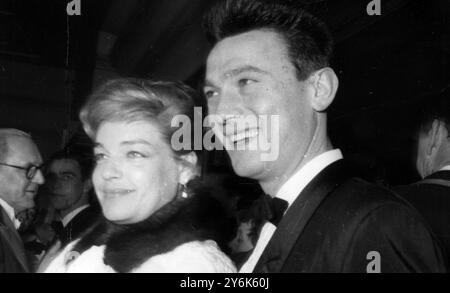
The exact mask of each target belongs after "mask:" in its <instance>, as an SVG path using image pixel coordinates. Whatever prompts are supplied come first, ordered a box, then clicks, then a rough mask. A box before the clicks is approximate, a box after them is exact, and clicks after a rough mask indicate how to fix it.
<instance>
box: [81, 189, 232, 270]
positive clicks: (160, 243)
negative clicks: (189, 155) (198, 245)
mask: <svg viewBox="0 0 450 293" xmlns="http://www.w3.org/2000/svg"><path fill="white" fill-rule="evenodd" d="M191 182H192V181H191ZM188 190H189V191H190V192H189V197H188V198H182V197H177V198H175V199H174V200H173V201H172V202H170V203H168V204H166V205H165V206H163V207H162V208H161V209H159V210H158V211H156V212H155V213H154V214H153V215H152V216H150V217H149V218H148V219H146V220H144V221H142V222H140V223H136V224H130V225H119V224H115V223H113V222H110V221H108V220H107V219H106V218H104V217H101V218H100V219H99V221H98V222H97V223H96V224H95V225H93V226H92V228H91V229H89V230H88V231H87V232H86V233H85V234H84V236H82V238H81V240H80V241H79V242H78V243H77V244H76V245H75V247H74V249H73V251H76V252H79V253H83V251H85V250H87V249H89V248H90V247H91V246H92V245H96V246H100V245H106V248H105V255H104V262H105V264H107V265H109V266H111V267H112V268H113V269H114V270H115V271H117V272H121V273H124V272H130V271H131V270H132V269H134V268H136V267H138V266H140V265H141V264H142V263H144V262H145V261H146V260H148V259H149V258H151V257H152V256H155V255H158V254H163V253H166V252H169V251H171V250H173V249H175V248H176V247H177V246H179V245H181V244H183V243H186V242H190V241H195V240H199V241H202V240H208V239H210V240H214V241H216V242H217V244H218V245H219V247H220V248H221V249H222V250H224V252H226V243H227V242H228V241H230V238H231V237H232V235H233V232H232V231H231V230H230V227H232V226H233V221H232V220H231V219H229V218H228V217H227V215H226V212H225V210H224V208H223V206H222V205H221V203H220V202H219V201H218V200H217V199H215V198H214V197H213V196H212V194H211V191H210V190H208V189H207V188H205V187H201V185H200V183H198V182H194V183H189V186H188ZM233 228H234V227H233ZM227 231H229V233H227Z"/></svg>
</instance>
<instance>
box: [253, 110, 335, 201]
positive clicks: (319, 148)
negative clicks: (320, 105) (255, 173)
mask: <svg viewBox="0 0 450 293" xmlns="http://www.w3.org/2000/svg"><path fill="white" fill-rule="evenodd" d="M332 149H333V145H332V144H331V141H330V139H329V138H328V136H327V128H326V116H322V117H319V118H318V123H317V127H316V130H315V132H314V135H313V137H312V139H311V143H310V144H309V146H308V148H307V150H306V152H305V154H304V155H303V156H301V157H300V158H298V159H297V160H292V164H290V165H289V166H287V168H284V169H283V170H281V172H282V173H280V174H277V175H272V176H271V178H270V179H269V180H268V181H260V182H259V184H260V185H261V188H262V189H263V190H264V192H265V193H267V194H270V195H272V196H275V195H276V194H277V192H278V191H279V190H280V188H281V187H282V186H283V184H284V183H286V181H288V180H289V178H291V177H292V176H293V175H294V174H295V173H296V172H298V171H299V170H300V169H301V168H303V167H304V166H305V165H306V164H307V163H308V162H310V161H311V160H313V159H314V158H315V157H317V156H319V155H321V154H323V153H325V152H327V151H330V150H332Z"/></svg>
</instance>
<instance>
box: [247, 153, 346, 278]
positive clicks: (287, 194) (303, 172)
mask: <svg viewBox="0 0 450 293" xmlns="http://www.w3.org/2000/svg"><path fill="white" fill-rule="evenodd" d="M342 158H343V156H342V153H341V151H340V150H339V149H334V150H331V151H327V152H325V153H323V154H320V155H318V156H317V157H315V158H314V159H312V160H311V161H309V162H308V163H307V164H306V165H305V166H303V167H302V168H301V169H300V170H298V171H297V172H296V173H295V174H294V175H292V177H291V178H289V179H288V180H287V181H286V182H285V183H284V184H283V185H282V186H281V188H280V189H279V191H278V192H277V194H276V197H278V198H281V199H284V200H286V201H287V202H288V209H289V207H290V206H291V205H292V203H293V202H294V201H295V199H296V198H297V196H298V195H299V194H300V193H301V192H302V190H303V189H304V188H305V187H306V185H308V183H310V182H311V181H312V180H313V179H314V177H316V175H317V174H319V173H320V171H322V170H323V169H325V168H326V167H327V166H328V165H330V164H332V163H334V162H335V161H337V160H340V159H342ZM285 213H286V212H285ZM275 230H276V226H275V225H273V224H272V223H270V222H266V223H265V224H264V226H263V227H262V229H261V233H260V236H259V238H258V241H257V242H256V246H255V249H254V250H253V252H252V254H251V255H250V257H249V258H248V260H247V262H246V263H244V265H243V266H242V267H241V269H240V270H239V272H240V273H251V272H252V271H253V269H254V268H255V266H256V264H257V263H258V260H259V258H260V257H261V254H262V253H263V251H264V249H265V248H266V246H267V244H268V243H269V240H270V239H271V238H272V235H273V233H275Z"/></svg>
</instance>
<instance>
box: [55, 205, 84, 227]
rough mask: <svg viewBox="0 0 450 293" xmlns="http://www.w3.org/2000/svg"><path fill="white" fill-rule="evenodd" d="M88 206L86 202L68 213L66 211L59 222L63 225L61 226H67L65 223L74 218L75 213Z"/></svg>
mask: <svg viewBox="0 0 450 293" xmlns="http://www.w3.org/2000/svg"><path fill="white" fill-rule="evenodd" d="M88 207H89V205H88V204H86V205H84V206H81V207H79V208H76V209H74V210H73V211H71V212H70V213H68V214H67V215H65V216H64V218H62V220H61V223H62V225H63V227H64V228H65V227H66V226H67V224H69V222H70V221H71V220H72V219H73V218H75V216H76V215H78V214H79V213H80V212H81V211H82V210H84V209H87V208H88Z"/></svg>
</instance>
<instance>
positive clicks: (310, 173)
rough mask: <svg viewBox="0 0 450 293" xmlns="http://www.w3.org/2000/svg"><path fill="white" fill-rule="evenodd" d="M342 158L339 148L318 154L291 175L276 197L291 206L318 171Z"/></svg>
mask: <svg viewBox="0 0 450 293" xmlns="http://www.w3.org/2000/svg"><path fill="white" fill-rule="evenodd" d="M342 158H343V156H342V152H341V151H340V150H339V149H334V150H331V151H327V152H325V153H322V154H320V155H318V156H317V157H315V158H314V159H312V160H311V161H309V162H308V163H306V165H305V166H303V167H302V168H301V169H300V170H298V171H297V172H296V173H295V174H294V175H292V176H291V178H289V179H288V180H287V181H286V182H285V183H284V184H283V185H282V186H281V188H280V190H279V191H278V192H277V194H276V197H278V198H281V199H284V200H286V201H287V202H288V204H289V206H291V205H292V203H293V202H294V201H295V199H296V198H297V196H298V195H299V194H300V192H302V190H303V188H305V187H306V185H308V183H309V182H311V180H313V179H314V177H316V175H317V174H319V173H320V171H322V170H323V169H325V168H326V167H327V166H328V165H330V164H332V163H334V162H335V161H337V160H340V159H342Z"/></svg>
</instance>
